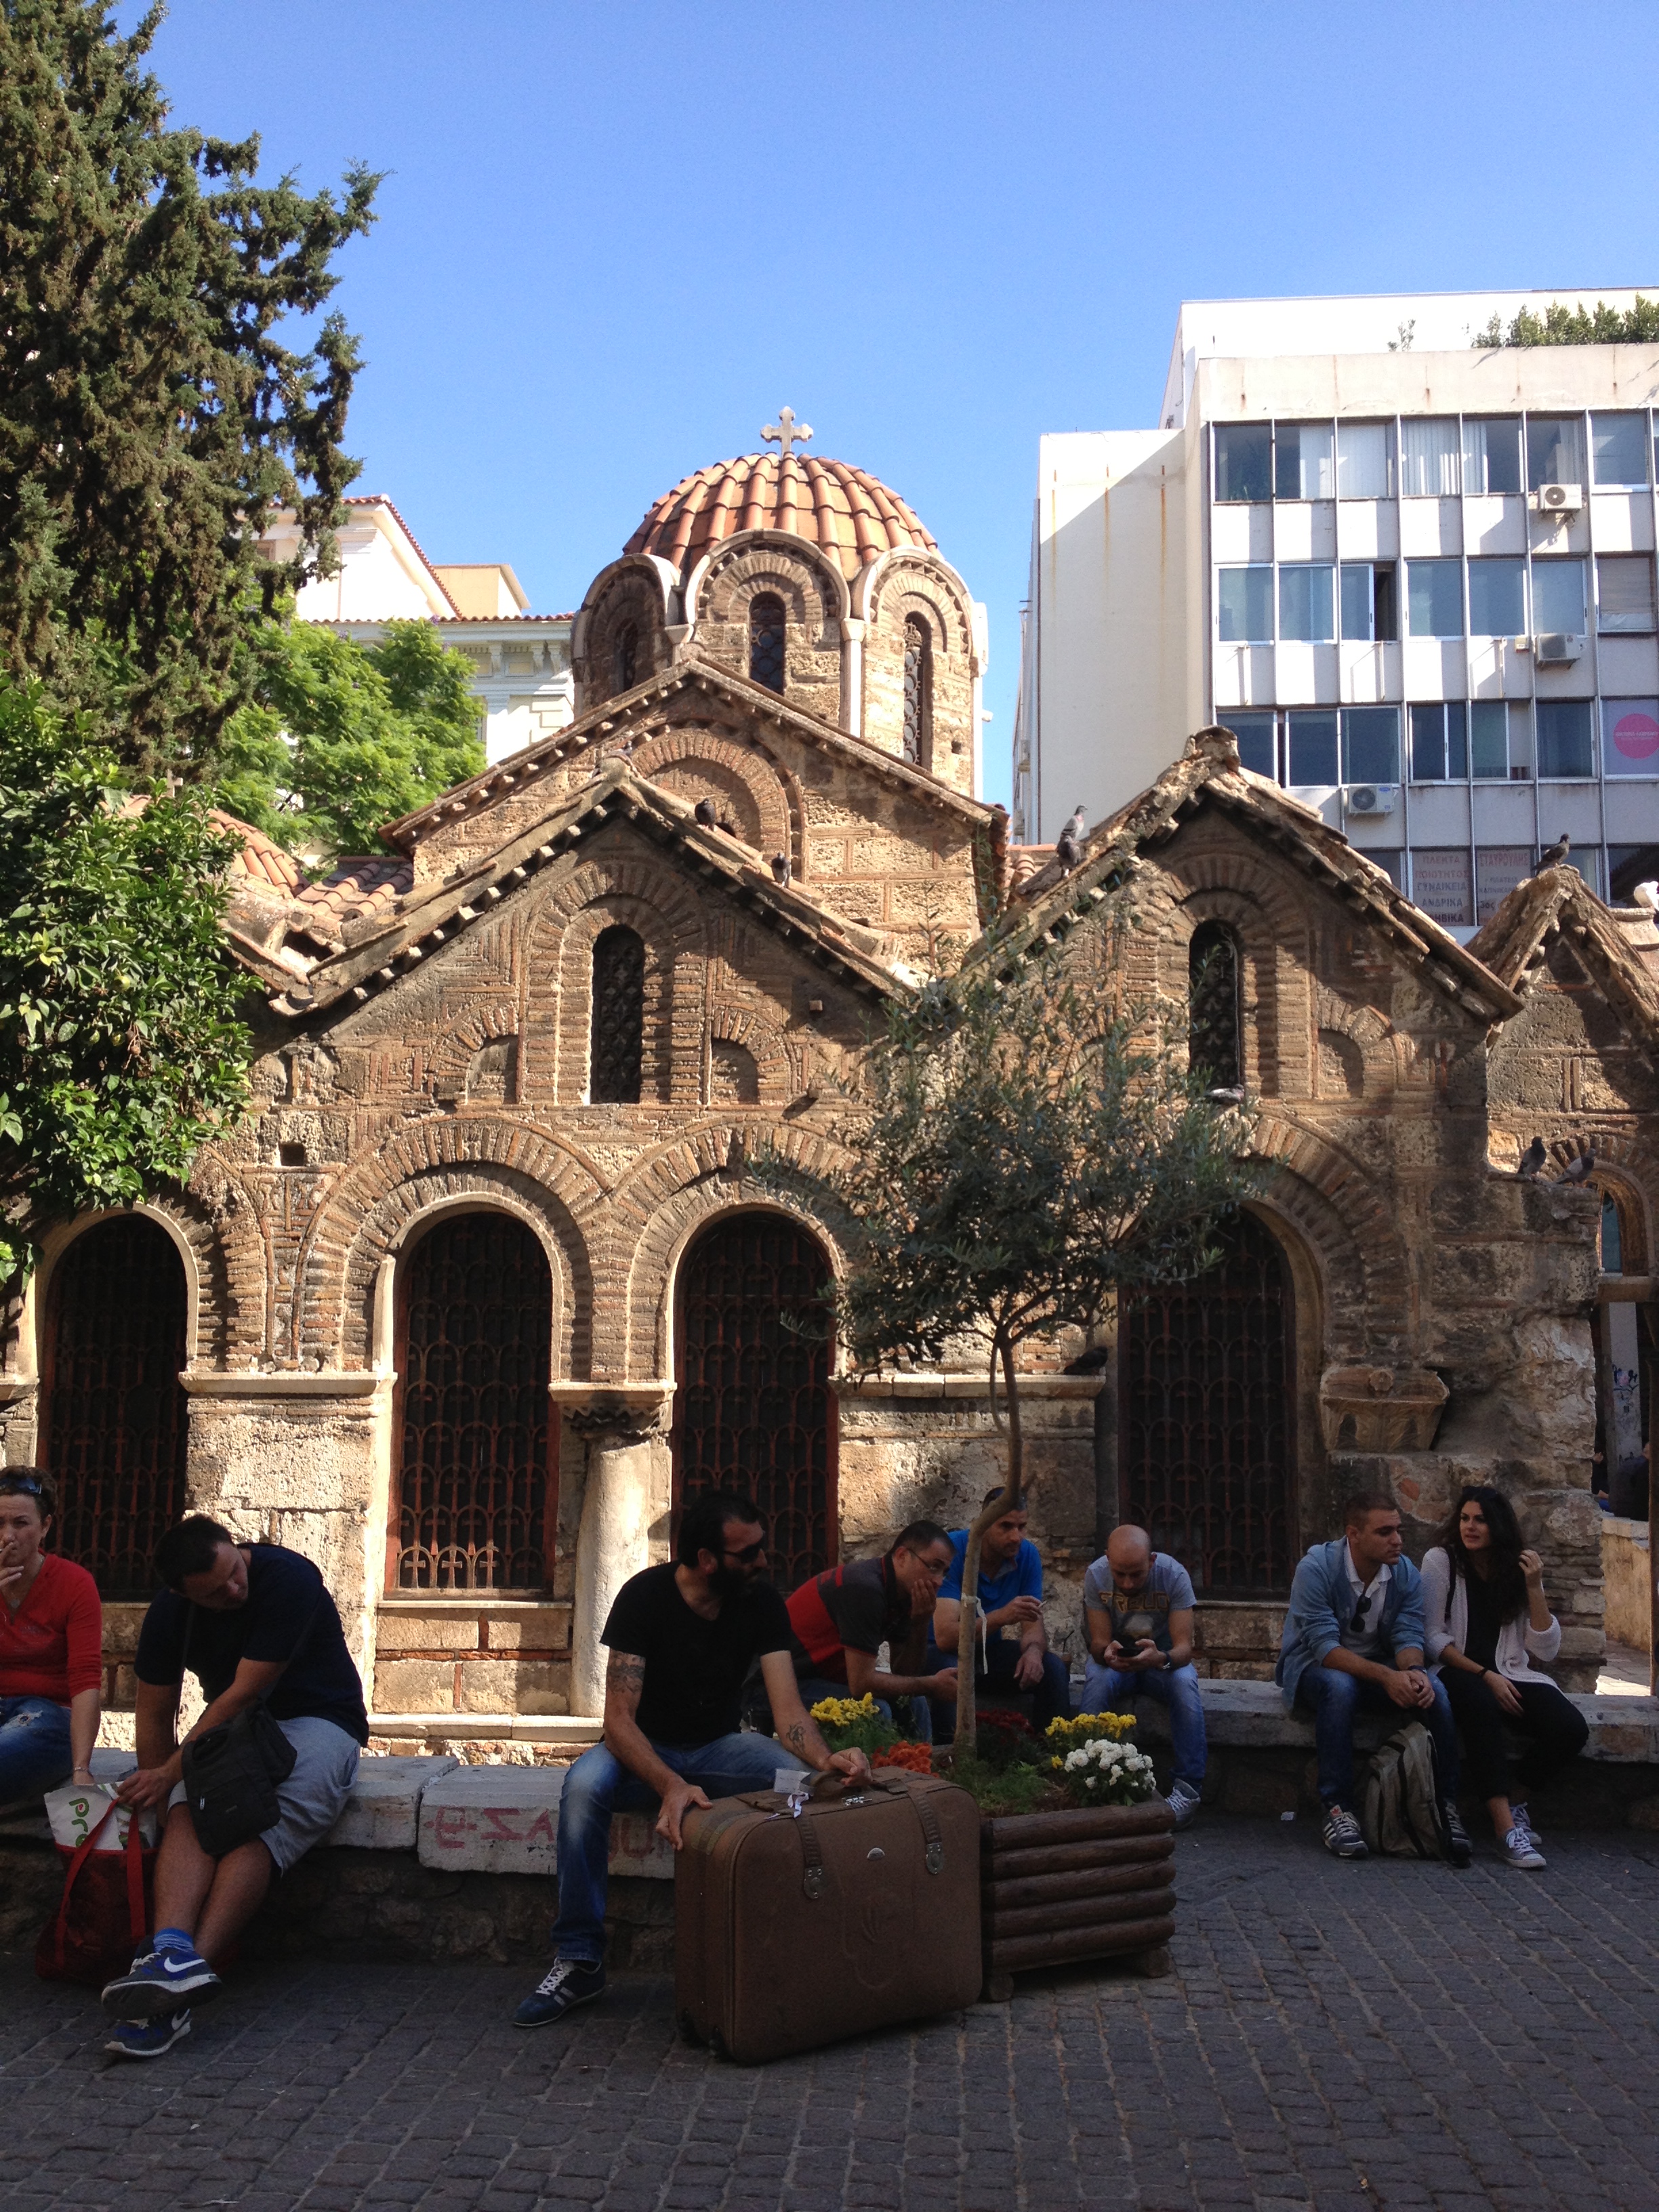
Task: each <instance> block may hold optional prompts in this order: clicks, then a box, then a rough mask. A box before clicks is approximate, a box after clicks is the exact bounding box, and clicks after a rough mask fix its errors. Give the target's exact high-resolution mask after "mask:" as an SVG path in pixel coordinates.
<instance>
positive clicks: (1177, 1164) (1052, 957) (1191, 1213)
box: [762, 903, 1253, 1752]
mask: <svg viewBox="0 0 1659 2212" xmlns="http://www.w3.org/2000/svg"><path fill="white" fill-rule="evenodd" d="M1097 919H1098V921H1099V927H1098V929H1097V930H1096V931H1094V932H1091V933H1089V939H1088V942H1087V943H1083V942H1080V941H1079V939H1077V938H1076V937H1075V936H1074V937H1073V940H1072V942H1071V944H1070V945H1067V946H1066V947H1064V948H1060V949H1055V950H1051V951H1043V950H1042V948H1041V947H1040V946H1039V947H1038V948H1037V954H1038V957H1034V958H1032V959H1030V962H1029V963H1026V962H1022V961H1020V960H1019V959H1018V958H1017V957H1014V956H1013V955H1012V953H1010V952H1009V951H1008V950H1007V948H1006V946H1005V947H994V948H993V949H992V951H991V954H990V956H989V957H979V958H976V959H975V960H974V961H973V962H971V963H969V964H968V965H967V966H966V967H964V968H963V969H961V970H959V971H958V973H957V975H955V976H954V977H952V978H951V979H949V980H947V981H939V982H934V983H931V984H929V985H928V986H927V987H926V988H925V989H923V990H922V991H921V992H920V993H918V994H915V995H914V996H911V997H908V998H907V999H905V1000H902V1001H900V1002H899V1003H897V1004H896V1006H894V1007H893V1008H892V1009H891V1012H890V1016H889V1021H888V1027H887V1030H886V1034H885V1035H884V1036H883V1037H881V1038H879V1039H878V1041H877V1042H876V1044H875V1046H874V1048H873V1049H872V1053H871V1054H870V1056H869V1059H868V1061H867V1063H866V1082H867V1085H868V1095H867V1115H866V1114H860V1116H859V1117H858V1119H857V1120H856V1121H849V1122H848V1127H847V1128H846V1129H845V1130H844V1131H843V1133H842V1134H843V1139H844V1144H845V1149H846V1153H847V1158H848V1164H846V1165H844V1166H842V1167H841V1168H840V1169H838V1170H832V1171H831V1172H830V1174H829V1177H828V1181H829V1185H830V1188H831V1191H832V1193H833V1196H834V1199H835V1200H836V1203H837V1205H838V1206H839V1208H840V1210H841V1212H842V1215H843V1217H844V1218H845V1219H846V1221H847V1223H848V1225H849V1232H850V1244H851V1265H850V1267H849V1269H848V1274H847V1277H846V1279H845V1280H844V1281H843V1283H842V1285H841V1286H840V1290H839V1293H838V1295H837V1299H836V1306H837V1314H836V1318H837V1323H838V1327H839V1331H840V1334H841V1337H842V1343H843V1345H844V1346H846V1349H847V1352H848V1357H849V1359H850V1360H851V1362H852V1364H854V1367H855V1368H857V1369H858V1370H860V1371H863V1372H869V1371H872V1370H875V1369H877V1368H879V1367H882V1366H884V1365H890V1364H893V1363H895V1362H896V1361H912V1362H919V1363H922V1364H926V1365H928V1366H933V1365H937V1364H938V1363H939V1361H940V1359H941V1358H944V1357H945V1353H946V1352H947V1349H948V1348H949V1347H951V1346H952V1345H954V1344H959V1343H961V1342H963V1340H978V1342H979V1343H980V1344H981V1346H984V1347H985V1348H986V1350H987V1355H988V1360H989V1370H990V1379H991V1395H992V1405H993V1408H994V1409H995V1408H996V1402H997V1395H998V1385H999V1381H1000V1389H1001V1395H1002V1400H1003V1403H1004V1406H1005V1407H1006V1413H998V1415H997V1419H998V1424H999V1426H1000V1427H1001V1428H1003V1430H1004V1432H1005V1434H1006V1446H1007V1473H1006V1487H1005V1489H1004V1491H1003V1492H1002V1495H1001V1496H1000V1498H997V1499H995V1500H994V1501H993V1503H991V1504H988V1505H987V1506H986V1507H985V1508H984V1510H982V1511H981V1513H980V1515H979V1516H978V1518H977V1519H976V1520H975V1522H974V1524H973V1527H972V1529H971V1530H970V1532H969V1540H968V1549H967V1557H966V1559H965V1561H964V1563H963V1607H962V1627H961V1639H960V1644H959V1646H958V1659H959V1664H958V1668H957V1681H958V1689H957V1735H956V1741H957V1747H958V1749H959V1750H961V1751H964V1752H971V1751H972V1749H973V1747H974V1741H975V1701H974V1694H973V1682H974V1657H975V1638H976V1630H975V1618H976V1613H977V1603H976V1598H977V1590H978V1583H979V1556H980V1543H981V1538H982V1537H983V1535H984V1533H985V1531H986V1529H987V1528H989V1527H990V1526H991V1524H992V1522H994V1521H996V1520H997V1519H999V1518H1000V1516H1001V1515H1003V1514H1004V1513H1006V1512H1007V1511H1008V1510H1010V1509H1011V1508H1012V1506H1015V1505H1018V1504H1019V1503H1020V1502H1021V1499H1022V1497H1023V1495H1024V1437H1023V1428H1022V1420H1021V1400H1020V1383H1019V1358H1020V1354H1021V1352H1022V1350H1023V1349H1024V1347H1025V1346H1029V1345H1032V1344H1036V1343H1038V1342H1041V1341H1042V1340H1048V1339H1052V1338H1053V1337H1054V1336H1055V1334H1057V1333H1058V1332H1060V1331H1061V1330H1063V1329H1067V1328H1091V1327H1093V1326H1094V1325H1096V1324H1097V1323H1098V1322H1100V1321H1101V1320H1102V1318H1103V1316H1104V1315H1105V1313H1106V1312H1107V1310H1109V1307H1110V1306H1111V1304H1112V1303H1113V1302H1114V1300H1117V1301H1119V1302H1121V1300H1122V1299H1123V1298H1125V1297H1133V1295H1134V1293H1135V1292H1137V1291H1145V1290H1147V1289H1150V1288H1152V1286H1153V1285H1157V1284H1160V1283H1169V1282H1176V1281H1183V1280H1185V1279H1188V1278H1189V1277H1191V1276H1194V1275H1197V1274H1200V1273H1203V1272H1204V1271H1205V1269H1206V1267H1210V1266H1212V1265H1213V1264H1214V1260H1215V1256H1216V1254H1215V1249H1214V1247H1213V1245H1212V1242H1211V1238H1212V1231H1213V1229H1214V1227H1215V1225H1216V1224H1217V1222H1218V1219H1219V1218H1220V1217H1221V1216H1222V1215H1223V1214H1225V1212H1228V1211H1229V1210H1231V1208H1233V1207H1234V1206H1237V1203H1238V1201H1239V1200H1240V1199H1241V1198H1242V1197H1243V1196H1244V1195H1246V1194H1248V1192H1249V1189H1250V1188H1252V1186H1253V1173H1252V1170H1251V1169H1250V1168H1249V1165H1248V1164H1243V1163H1241V1161H1240V1159H1239V1158H1238V1154H1239V1153H1240V1152H1241V1151H1242V1150H1243V1147H1244V1146H1245V1144H1246V1141H1247V1139H1248V1133H1249V1127H1250V1117H1249V1114H1248V1113H1246V1112H1244V1111H1243V1110H1242V1109H1238V1108H1237V1107H1226V1106H1222V1107H1218V1104H1217V1103H1216V1102H1215V1101H1214V1100H1213V1099H1212V1097H1210V1096H1209V1095H1208V1087H1209V1085H1210V1083H1211V1082H1212V1078H1211V1077H1210V1076H1208V1075H1207V1074H1206V1073H1204V1072H1203V1071H1202V1070H1201V1069H1200V1070H1190V1069H1189V1068H1188V1064H1187V1054H1186V1052H1185V1050H1184V1048H1183V1047H1182V1035H1181V1030H1182V1025H1181V1024H1179V1023H1176V1022H1174V1021H1172V1020H1170V1019H1168V1018H1159V1016H1158V1013H1157V1012H1156V1011H1155V1010H1153V1009H1152V1008H1150V1007H1147V1006H1138V1005H1133V1004H1130V1003H1128V1002H1127V1000H1125V998H1124V996H1123V994H1122V992H1121V987H1120V985H1119V982H1118V980H1117V979H1118V976H1119V975H1120V974H1121V968H1120V965H1119V963H1118V961H1117V958H1116V954H1117V951H1118V950H1119V949H1120V948H1121V939H1122V933H1123V931H1124V930H1125V929H1127V928H1128V927H1133V917H1132V916H1130V915H1128V914H1127V911H1126V910H1125V909H1124V908H1122V907H1121V904H1117V903H1109V905H1108V906H1107V907H1106V908H1103V909H1100V910H1099V911H1098V914H1097ZM762 1173H763V1176H773V1177H775V1179H776V1180H777V1181H778V1182H780V1183H791V1182H793V1183H795V1184H797V1185H799V1184H800V1183H803V1182H804V1181H805V1178H804V1176H799V1174H793V1175H792V1174H791V1173H790V1172H789V1171H787V1170H785V1169H784V1168H783V1167H782V1165H781V1163H779V1164H775V1165H773V1164H763V1168H762Z"/></svg>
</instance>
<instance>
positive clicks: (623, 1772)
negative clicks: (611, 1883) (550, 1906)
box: [553, 1735, 799, 1966]
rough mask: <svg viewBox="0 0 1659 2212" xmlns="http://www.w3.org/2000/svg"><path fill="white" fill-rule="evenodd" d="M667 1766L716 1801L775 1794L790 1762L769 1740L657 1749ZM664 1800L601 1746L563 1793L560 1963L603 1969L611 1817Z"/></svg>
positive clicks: (725, 1738) (585, 1757)
mask: <svg viewBox="0 0 1659 2212" xmlns="http://www.w3.org/2000/svg"><path fill="white" fill-rule="evenodd" d="M651 1748H652V1750H653V1751H654V1752H655V1753H656V1754H657V1756H658V1758H659V1759H661V1761H662V1763H663V1765H665V1766H668V1767H671V1768H672V1769H673V1771H674V1772H675V1773H676V1774H678V1775H679V1776H681V1777H682V1778H684V1780H685V1781H687V1782H695V1783H696V1785H697V1787H698V1788H699V1789H700V1790H704V1791H706V1792H707V1794H708V1796H710V1797H737V1796H741V1795H742V1794H743V1793H744V1791H745V1790H769V1789H770V1788H771V1787H772V1777H773V1776H774V1775H775V1773H776V1772H777V1771H778V1769H779V1767H781V1766H789V1765H796V1764H798V1763H799V1762H797V1761H795V1760H793V1759H790V1758H789V1757H788V1756H787V1754H786V1753H784V1752H783V1751H782V1750H781V1748H780V1747H779V1746H778V1744H777V1743H776V1742H775V1741H774V1740H773V1738H772V1737H770V1736H769V1735H722V1736H717V1737H716V1738H715V1740H714V1742H713V1743H704V1744H699V1745H697V1746H696V1747H695V1748H693V1749H690V1750H686V1749H684V1748H682V1747H680V1746H679V1745H678V1744H668V1743H653V1745H652V1747H651ZM660 1802H661V1800H660V1799H659V1797H658V1796H657V1794H656V1792H655V1790H652V1789H650V1788H649V1787H648V1786H647V1784H645V1783H643V1782H641V1780H640V1778H639V1777H638V1776H637V1775H634V1774H630V1773H629V1771H628V1769H627V1768H626V1767H625V1766H624V1765H623V1763H622V1761H621V1760H620V1759H615V1758H613V1757H612V1756H611V1753H610V1752H608V1751H607V1750H606V1749H605V1746H604V1745H603V1744H602V1743H596V1744H595V1745H594V1746H593V1748H592V1750H591V1751H585V1752H584V1753H582V1755H581V1757H580V1759H578V1760H577V1761H576V1763H575V1765H574V1766H573V1767H572V1768H571V1769H570V1771H569V1772H568V1774H567V1775H566V1776H565V1778H564V1788H563V1789H562V1790H561V1791H560V1793H559V1917H558V1918H557V1919H556V1921H555V1922H554V1923H553V1946H554V1948H555V1950H556V1952H557V1953H558V1955H559V1957H560V1958H562V1959H580V1960H583V1961H585V1962H586V1964H587V1965H588V1966H598V1965H599V1963H600V1961H601V1960H603V1959H604V1957H605V1892H606V1887H607V1873H606V1866H607V1862H608V1861H609V1859H610V1857H611V1814H613V1813H645V1812H651V1813H654V1812H655V1811H656V1809H657V1807H658V1805H659V1803H660Z"/></svg>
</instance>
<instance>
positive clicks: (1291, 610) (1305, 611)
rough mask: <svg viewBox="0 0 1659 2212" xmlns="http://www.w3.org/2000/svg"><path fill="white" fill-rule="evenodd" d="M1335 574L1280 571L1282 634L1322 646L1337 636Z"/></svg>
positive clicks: (1317, 570)
mask: <svg viewBox="0 0 1659 2212" xmlns="http://www.w3.org/2000/svg"><path fill="white" fill-rule="evenodd" d="M1334 580H1335V573H1334V570H1333V569H1330V568H1281V569H1280V570H1279V635H1280V637H1281V638H1286V637H1288V638H1297V639H1302V640H1305V641H1309V642H1310V643H1313V644H1322V643H1323V642H1324V641H1326V640H1327V639H1329V638H1334V636H1335V635H1336V629H1335V626H1334V619H1333V617H1334V599H1335V593H1334V590H1333V588H1332V586H1333V584H1334Z"/></svg>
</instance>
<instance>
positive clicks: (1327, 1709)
mask: <svg viewBox="0 0 1659 2212" xmlns="http://www.w3.org/2000/svg"><path fill="white" fill-rule="evenodd" d="M1429 1680H1431V1682H1432V1683H1433V1685H1434V1703H1433V1705H1431V1706H1429V1708H1428V1709H1427V1710H1426V1711H1425V1709H1424V1708H1423V1707H1422V1706H1421V1705H1395V1701H1394V1699H1392V1698H1391V1697H1390V1696H1389V1693H1388V1692H1387V1691H1386V1690H1385V1689H1384V1688H1383V1685H1382V1684H1381V1683H1380V1682H1371V1681H1367V1680H1365V1678H1364V1676H1363V1675H1360V1674H1342V1673H1340V1672H1339V1671H1338V1669H1337V1668H1334V1667H1309V1668H1306V1669H1305V1670H1304V1673H1303V1676H1302V1679H1301V1680H1300V1681H1299V1682H1298V1683H1297V1686H1296V1702H1297V1705H1304V1706H1306V1707H1307V1708H1308V1709H1309V1710H1310V1711H1311V1712H1312V1714H1313V1722H1314V1741H1315V1744H1316V1747H1317V1748H1318V1756H1319V1795H1320V1797H1321V1799H1322V1802H1324V1803H1325V1804H1326V1805H1340V1806H1342V1807H1343V1808H1345V1809H1346V1811H1348V1812H1352V1811H1353V1810H1354V1809H1355V1808H1354V1802H1353V1717H1354V1715H1355V1714H1356V1713H1357V1712H1367V1713H1386V1714H1387V1715H1388V1717H1389V1719H1390V1720H1391V1721H1392V1722H1393V1723H1394V1727H1395V1728H1404V1726H1405V1725H1406V1723H1407V1721H1421V1722H1422V1723H1423V1725H1424V1727H1425V1729H1427V1730H1428V1732H1429V1734H1430V1735H1431V1736H1432V1737H1433V1738H1434V1748H1435V1755H1436V1757H1437V1759H1439V1761H1440V1790H1441V1794H1442V1796H1446V1797H1455V1796H1456V1795H1457V1785H1458V1779H1459V1774H1460V1771H1461V1760H1460V1759H1459V1755H1458V1749H1457V1729H1456V1726H1455V1723H1454V1722H1453V1720H1452V1710H1451V1706H1450V1705H1449V1702H1448V1701H1447V1698H1446V1691H1445V1686H1444V1685H1443V1682H1442V1681H1441V1680H1440V1678H1439V1676H1438V1675H1437V1674H1431V1676H1430V1677H1429ZM1389 1733H1390V1734H1392V1733H1393V1729H1390V1730H1389Z"/></svg>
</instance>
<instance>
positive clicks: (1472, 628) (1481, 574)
mask: <svg viewBox="0 0 1659 2212" xmlns="http://www.w3.org/2000/svg"><path fill="white" fill-rule="evenodd" d="M1526 579H1527V564H1526V562H1524V561H1471V562H1470V563H1469V635H1470V636H1471V637H1519V636H1520V635H1522V632H1523V631H1524V630H1525V629H1526V627H1527V581H1526Z"/></svg>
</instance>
